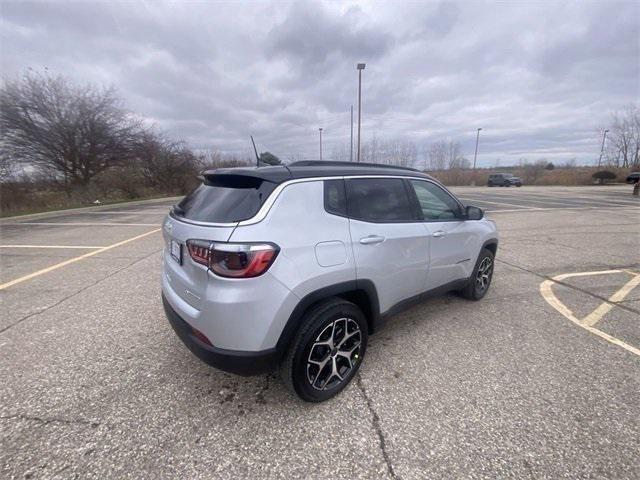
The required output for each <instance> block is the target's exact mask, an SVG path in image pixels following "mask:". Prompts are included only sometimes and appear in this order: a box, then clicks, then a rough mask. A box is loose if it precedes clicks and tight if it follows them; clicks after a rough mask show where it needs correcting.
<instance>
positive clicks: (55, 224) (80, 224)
mask: <svg viewBox="0 0 640 480" xmlns="http://www.w3.org/2000/svg"><path fill="white" fill-rule="evenodd" d="M0 225H2V226H4V225H12V226H15V225H33V226H47V227H157V226H158V225H160V224H159V223H113V222H112V223H109V222H107V223H99V222H95V223H94V222H15V223H2V224H0Z"/></svg>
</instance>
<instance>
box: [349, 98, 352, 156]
mask: <svg viewBox="0 0 640 480" xmlns="http://www.w3.org/2000/svg"><path fill="white" fill-rule="evenodd" d="M349 146H350V148H349V161H350V162H353V105H351V143H350V144H349Z"/></svg>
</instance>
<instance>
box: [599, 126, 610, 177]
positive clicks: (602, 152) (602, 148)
mask: <svg viewBox="0 0 640 480" xmlns="http://www.w3.org/2000/svg"><path fill="white" fill-rule="evenodd" d="M608 131H609V130H608V129H605V131H604V133H603V134H602V147H600V158H599V159H598V168H600V164H601V163H602V155H603V154H604V142H605V140H606V139H607V132H608Z"/></svg>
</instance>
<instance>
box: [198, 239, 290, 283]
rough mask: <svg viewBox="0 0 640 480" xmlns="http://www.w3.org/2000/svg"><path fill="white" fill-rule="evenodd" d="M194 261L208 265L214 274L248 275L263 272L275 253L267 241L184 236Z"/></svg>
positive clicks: (276, 253)
mask: <svg viewBox="0 0 640 480" xmlns="http://www.w3.org/2000/svg"><path fill="white" fill-rule="evenodd" d="M187 249H188V250H189V255H191V258H192V259H193V261H194V262H196V263H199V264H201V265H205V266H207V267H209V269H210V270H211V271H213V272H214V273H215V274H216V275H220V276H221V277H230V278H252V277H257V276H259V275H262V274H263V273H264V272H266V271H267V270H268V269H269V267H270V266H271V264H272V263H273V261H274V260H275V259H276V256H277V255H278V251H279V249H278V247H277V246H276V245H273V244H271V243H260V244H256V243H216V242H207V241H205V240H187Z"/></svg>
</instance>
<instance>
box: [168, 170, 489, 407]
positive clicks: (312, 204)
mask: <svg viewBox="0 0 640 480" xmlns="http://www.w3.org/2000/svg"><path fill="white" fill-rule="evenodd" d="M203 180H204V181H203V184H202V185H201V186H200V187H198V189H196V190H195V191H194V192H192V193H191V194H189V195H187V197H185V198H184V200H182V201H181V202H180V203H179V204H178V205H176V206H175V207H174V208H173V210H172V211H171V213H170V215H169V216H168V217H167V218H166V219H165V221H164V225H163V233H164V240H165V249H164V254H163V268H162V270H163V273H162V292H163V293H162V298H163V303H164V307H165V310H166V314H167V317H168V319H169V321H170V322H171V324H172V326H173V328H174V330H175V331H176V333H177V334H178V336H179V337H180V338H181V339H182V341H183V342H184V343H185V344H186V345H187V347H188V348H189V349H190V350H191V351H192V352H193V353H194V354H195V355H196V356H198V357H199V358H200V359H202V360H203V361H205V362H207V363H209V364H210V365H213V366H214V367H217V368H220V369H222V370H226V371H229V372H232V373H237V374H244V375H247V374H252V373H260V372H264V371H269V370H271V369H274V368H278V367H280V370H281V372H282V376H283V379H284V381H285V383H286V384H287V385H288V386H289V387H290V388H291V389H292V390H293V391H294V392H295V393H296V394H298V395H299V396H300V398H302V399H304V400H307V401H311V402H319V401H322V400H326V399H328V398H331V397H332V396H334V395H336V394H337V393H338V392H340V391H341V390H342V389H343V388H344V387H345V386H346V385H347V384H348V383H349V382H350V381H351V380H352V379H353V377H354V375H355V374H356V372H357V371H358V368H359V367H360V364H361V363H362V361H363V359H364V356H365V352H366V348H367V339H368V336H369V334H371V333H374V332H375V331H377V330H378V329H379V328H380V326H381V325H382V323H383V322H384V320H385V319H386V318H388V317H389V316H390V315H392V314H394V313H396V312H398V311H400V310H401V309H402V308H405V307H406V306H407V305H409V304H410V303H411V302H413V301H416V300H420V299H423V298H425V297H426V296H428V295H433V294H435V293H443V292H447V291H451V290H456V291H459V292H460V294H461V295H462V296H464V297H465V298H468V299H470V300H480V299H481V298H482V297H484V295H485V294H486V293H487V291H488V289H489V286H490V285H491V278H492V274H493V262H494V257H495V255H496V250H497V247H498V233H497V231H496V225H495V223H494V222H493V221H491V220H487V219H486V218H484V216H483V212H482V210H481V209H480V208H478V207H473V206H470V205H464V204H463V203H462V202H460V200H458V199H457V198H456V197H455V196H454V195H453V194H452V193H451V192H449V191H448V190H447V189H446V188H445V187H443V186H442V185H441V184H440V183H439V182H438V181H437V180H435V179H433V178H431V177H430V176H428V175H425V174H423V173H421V172H418V171H416V170H412V169H407V168H400V167H390V166H382V165H373V164H363V163H356V164H354V163H350V162H347V163H343V162H295V163H292V164H290V165H288V166H286V167H285V166H278V167H257V168H229V169H219V170H211V171H207V172H204V173H203ZM470 311H471V310H470ZM451 341H452V342H454V341H455V339H454V338H452V339H451Z"/></svg>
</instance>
